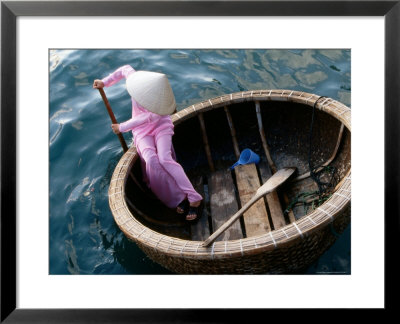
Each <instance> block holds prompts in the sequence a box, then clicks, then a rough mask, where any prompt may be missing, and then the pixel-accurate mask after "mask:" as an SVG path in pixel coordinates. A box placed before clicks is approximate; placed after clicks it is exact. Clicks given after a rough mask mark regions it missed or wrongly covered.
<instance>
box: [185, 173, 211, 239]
mask: <svg viewBox="0 0 400 324" xmlns="http://www.w3.org/2000/svg"><path fill="white" fill-rule="evenodd" d="M192 184H193V188H194V189H195V190H196V191H197V192H198V193H199V194H200V195H201V196H202V197H203V212H202V214H201V218H200V219H199V220H198V221H197V222H196V223H194V224H193V225H191V228H190V231H191V235H192V241H204V240H205V239H206V238H208V237H209V236H210V227H209V224H208V211H207V207H206V201H205V195H204V182H203V177H202V176H199V177H197V178H195V179H193V180H192Z"/></svg>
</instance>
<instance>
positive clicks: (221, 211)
mask: <svg viewBox="0 0 400 324" xmlns="http://www.w3.org/2000/svg"><path fill="white" fill-rule="evenodd" d="M208 190H209V195H210V208H211V218H212V228H213V231H216V230H217V229H218V228H219V227H220V226H222V225H223V224H224V223H225V222H226V221H227V220H228V219H229V218H231V216H233V215H234V214H235V213H236V212H237V211H238V204H237V201H236V197H235V188H234V184H233V180H232V175H231V172H230V171H229V170H219V171H216V172H214V173H212V174H211V175H210V177H209V180H208ZM241 238H243V234H242V229H241V226H240V221H239V219H238V220H237V221H236V222H235V223H234V224H232V226H231V227H230V228H228V229H227V230H226V231H225V232H224V233H223V234H222V235H221V236H220V237H218V239H217V241H227V240H237V239H241Z"/></svg>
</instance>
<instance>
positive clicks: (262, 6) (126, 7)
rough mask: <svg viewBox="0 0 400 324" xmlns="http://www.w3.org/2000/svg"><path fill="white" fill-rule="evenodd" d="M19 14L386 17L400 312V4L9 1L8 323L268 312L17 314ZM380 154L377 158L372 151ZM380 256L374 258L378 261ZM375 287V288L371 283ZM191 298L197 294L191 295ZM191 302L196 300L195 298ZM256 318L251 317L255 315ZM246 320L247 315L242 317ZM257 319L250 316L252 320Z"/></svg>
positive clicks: (195, 318)
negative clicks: (398, 247)
mask: <svg viewBox="0 0 400 324" xmlns="http://www.w3.org/2000/svg"><path fill="white" fill-rule="evenodd" d="M19 16H383V17H384V19H385V112H384V114H385V117H384V120H385V156H384V159H385V173H384V174H385V175H384V183H385V185H384V188H385V200H384V201H385V203H384V206H382V212H383V211H384V213H385V310H393V309H394V307H395V305H394V304H395V297H393V299H391V298H390V297H389V296H396V294H395V292H396V290H395V289H396V287H398V281H399V280H398V275H397V274H396V268H397V267H391V266H389V263H390V262H391V260H392V258H393V257H396V258H397V256H398V251H397V249H396V248H397V244H396V241H395V239H396V238H397V237H399V236H398V234H399V227H400V226H399V205H400V204H399V203H398V201H399V198H400V195H399V185H398V184H399V155H400V154H399V152H400V147H399V126H400V125H399V121H400V116H399V103H400V102H399V101H400V95H399V94H400V77H399V76H400V65H399V60H400V1H399V0H396V1H318V0H317V1H263V0H261V1H124V2H119V1H118V2H112V1H104V2H101V1H100V2H90V1H87V2H85V1H71V2H68V1H67V2H66V1H2V2H1V242H0V244H1V295H0V297H1V318H0V320H1V322H5V323H31V322H36V323H87V322H94V323H97V322H101V323H112V322H117V323H128V322H129V323H130V322H135V323H144V322H146V323H147V322H152V321H155V322H162V323H168V322H175V323H199V322H212V323H217V322H218V323H219V322H235V321H236V319H238V318H240V317H242V316H246V317H247V316H252V317H253V316H257V317H258V316H265V314H264V312H265V311H267V310H260V309H258V310H255V309H253V310H239V309H235V310H228V309H213V310H212V311H211V310H204V309H201V310H196V309H101V310H99V309H96V310H94V309H18V308H16V300H17V294H16V270H17V269H16V241H17V237H16V208H17V206H16V191H17V184H16V176H17V175H16V163H17V156H16V81H17V80H16V53H17V52H16V51H17V49H16V44H17V43H16V41H17V39H16V37H17V30H16V19H17V17H19ZM371 154H373V152H371ZM372 260H373V256H371V261H372ZM366 284H367V283H366ZM188 293H189V292H188ZM188 298H189V296H188ZM248 312H251V314H247V315H246V313H248ZM238 315H240V316H239V317H238ZM248 318H250V317H248Z"/></svg>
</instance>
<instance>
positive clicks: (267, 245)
mask: <svg viewBox="0 0 400 324" xmlns="http://www.w3.org/2000/svg"><path fill="white" fill-rule="evenodd" d="M245 101H254V102H256V101H287V102H293V103H300V104H304V105H308V106H311V107H313V106H314V105H315V107H316V108H317V109H319V110H321V111H323V112H326V113H328V114H329V115H331V116H333V117H334V118H336V119H337V120H339V121H340V122H342V123H343V124H344V126H345V127H346V128H347V129H348V130H349V131H350V132H351V110H350V108H349V107H347V106H345V105H344V104H342V103H340V102H339V101H336V100H334V99H332V98H329V97H323V98H322V97H321V96H319V95H316V94H311V93H307V92H300V91H295V90H251V91H242V92H236V93H231V94H226V95H222V96H218V97H215V98H211V99H207V100H204V101H201V102H199V103H196V104H194V105H191V106H189V107H187V108H185V109H182V110H180V111H178V112H176V113H175V114H173V115H171V118H172V122H173V123H174V125H177V124H179V123H181V122H183V121H184V120H186V119H189V118H191V117H193V116H196V115H197V114H199V113H201V112H206V111H208V110H212V109H215V108H220V107H223V106H226V105H230V104H236V103H240V102H245ZM137 159H138V153H137V150H136V148H135V147H134V146H133V145H132V146H131V147H130V148H129V149H128V151H127V152H125V154H124V155H123V156H122V158H121V159H120V160H119V162H118V164H117V166H116V168H115V170H114V172H113V175H112V178H111V181H110V186H109V190H108V197H109V206H110V209H111V212H112V214H113V217H114V220H115V222H116V223H117V225H118V227H119V228H120V229H121V231H122V232H123V233H124V234H125V235H126V236H127V237H128V238H129V239H131V240H133V241H134V242H136V243H138V244H141V245H144V246H146V247H147V248H151V249H154V250H155V251H157V252H159V253H161V254H165V255H168V256H175V257H183V258H185V257H186V258H198V259H214V258H231V257H236V256H239V257H240V256H244V255H250V254H258V253H261V252H263V251H268V250H273V249H276V248H282V247H285V246H289V245H291V244H292V243H293V241H295V240H301V239H302V238H304V237H305V236H307V235H309V234H311V233H313V232H315V231H317V230H320V229H321V228H324V227H325V226H328V225H329V224H330V223H332V222H333V221H334V220H335V219H336V218H337V217H338V216H339V215H340V214H341V212H342V211H343V210H344V209H345V208H346V207H347V206H348V205H349V204H350V201H351V166H350V169H349V170H348V172H347V173H346V175H345V176H344V177H343V179H342V180H341V182H340V183H339V184H338V185H337V187H336V188H335V191H334V193H333V194H332V196H331V197H330V198H329V199H328V200H327V201H325V202H324V203H323V204H322V205H321V206H319V207H318V208H316V209H315V210H314V211H313V212H311V213H310V214H308V215H305V216H303V217H301V218H300V219H298V220H296V221H294V222H292V223H290V224H287V225H286V226H284V227H282V228H279V229H276V230H273V231H270V232H268V233H267V234H262V235H259V236H254V237H249V238H243V239H239V240H229V241H218V242H214V243H213V244H212V245H211V246H209V247H202V246H201V245H202V243H203V241H192V240H183V239H179V238H176V237H172V236H168V235H165V234H162V233H159V232H156V231H154V230H152V229H150V228H148V227H147V226H145V225H143V224H142V223H141V222H140V221H138V220H137V219H136V218H135V216H134V215H133V214H132V212H131V211H130V210H129V208H128V206H127V203H126V200H125V184H126V181H127V179H128V174H129V172H130V170H131V168H132V166H133V165H134V163H135V161H136V160H137Z"/></svg>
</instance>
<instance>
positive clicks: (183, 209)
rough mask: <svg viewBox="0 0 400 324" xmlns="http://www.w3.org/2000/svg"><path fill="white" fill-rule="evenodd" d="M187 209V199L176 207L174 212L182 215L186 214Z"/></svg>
mask: <svg viewBox="0 0 400 324" xmlns="http://www.w3.org/2000/svg"><path fill="white" fill-rule="evenodd" d="M188 208H189V202H188V201H187V199H185V200H183V201H182V202H181V203H180V204H179V205H178V206H176V212H177V213H178V214H179V215H183V214H185V213H187V211H188Z"/></svg>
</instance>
